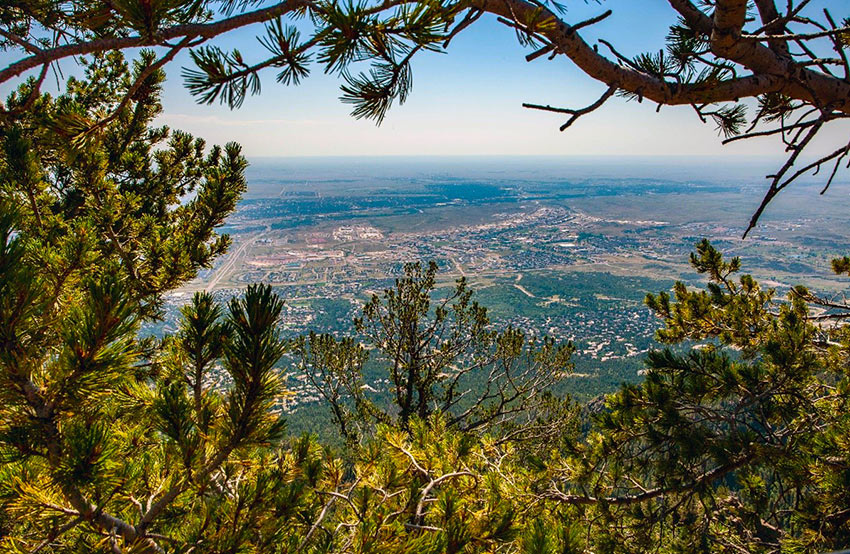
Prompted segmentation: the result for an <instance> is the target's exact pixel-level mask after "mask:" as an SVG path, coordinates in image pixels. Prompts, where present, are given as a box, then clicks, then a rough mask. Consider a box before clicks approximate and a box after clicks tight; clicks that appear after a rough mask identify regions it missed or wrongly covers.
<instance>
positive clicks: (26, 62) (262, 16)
mask: <svg viewBox="0 0 850 554" xmlns="http://www.w3.org/2000/svg"><path fill="white" fill-rule="evenodd" d="M310 4H311V2H310V1H309V0H287V1H285V2H278V3H277V4H274V5H272V6H269V7H267V8H263V9H260V10H255V11H252V12H247V13H243V14H239V15H236V16H233V17H228V18H226V19H222V20H221V21H216V22H213V23H190V24H186V25H175V26H173V27H168V28H166V29H162V30H161V31H160V32H158V33H156V34H155V35H154V36H153V37H145V36H141V35H133V36H129V37H114V38H105V39H96V40H91V41H85V42H76V43H72V44H66V45H63V46H58V47H56V48H50V49H47V50H42V51H40V52H38V53H36V54H34V55H32V56H28V57H26V58H24V59H22V60H19V61H17V62H15V63H13V64H11V65H9V66H8V67H7V68H6V69H4V70H2V71H0V83H3V82H6V81H8V80H9V79H12V78H14V77H17V76H18V75H20V74H21V73H23V72H25V71H27V70H29V69H32V68H34V67H38V66H40V65H43V64H48V63H52V62H55V61H58V60H61V59H63V58H68V57H71V56H82V55H85V54H92V53H94V52H103V51H107V50H124V49H126V48H138V47H143V46H161V45H163V43H164V42H166V41H168V40H172V39H176V38H183V37H187V36H193V37H203V38H205V39H210V38H213V37H215V36H218V35H221V34H223V33H226V32H228V31H232V30H234V29H238V28H240V27H245V26H246V25H252V24H254V23H263V22H265V21H269V20H271V19H274V18H276V17H280V16H281V15H284V14H286V13H289V12H292V11H295V10H298V9H300V8H303V7H305V6H308V5H310Z"/></svg>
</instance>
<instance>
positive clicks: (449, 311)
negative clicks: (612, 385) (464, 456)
mask: <svg viewBox="0 0 850 554" xmlns="http://www.w3.org/2000/svg"><path fill="white" fill-rule="evenodd" d="M437 270H438V267H437V264H436V263H435V262H431V263H430V264H429V265H428V267H427V268H423V267H422V264H420V263H412V264H407V265H406V266H405V267H404V275H403V276H402V277H400V278H398V279H396V282H395V287H394V288H391V289H386V290H384V291H383V293H382V294H381V295H380V296H379V295H377V294H375V295H373V296H372V298H371V299H370V301H369V302H367V303H366V305H365V306H364V307H363V311H362V316H361V317H358V318H356V319H355V320H354V328H355V331H357V335H355V337H352V338H344V339H341V340H337V339H335V338H334V337H333V336H331V335H317V334H315V333H312V334H310V335H309V337H307V338H306V339H304V340H302V341H301V343H300V345H299V348H298V349H299V352H300V353H301V360H302V364H301V367H302V368H303V370H304V371H305V372H306V373H307V376H308V377H309V378H310V380H311V382H312V383H313V385H314V386H315V387H316V389H317V390H318V391H319V393H320V394H321V395H322V397H323V398H324V399H325V401H327V402H328V403H329V404H330V406H331V409H332V413H333V416H334V420H335V421H336V422H337V424H338V425H339V427H340V431H341V433H342V435H343V436H344V437H346V439H347V440H349V441H351V440H355V439H356V438H357V430H356V428H358V427H360V428H361V429H362V428H363V427H364V425H365V426H368V424H369V422H370V421H377V422H380V423H384V424H387V425H391V426H393V427H397V428H400V429H403V430H406V429H408V428H409V426H410V423H411V421H412V420H413V418H418V419H419V420H420V421H427V420H428V419H429V418H430V417H431V416H432V415H433V414H435V413H442V414H444V416H445V417H446V418H447V421H448V424H449V425H450V426H456V427H458V428H459V429H461V430H464V431H477V432H482V431H486V430H489V429H494V428H497V427H501V428H502V430H503V431H504V430H505V429H507V428H508V427H509V426H511V425H512V424H515V423H516V422H517V421H519V420H522V423H523V426H522V427H523V429H522V431H519V432H517V434H516V435H515V437H516V438H517V439H518V438H520V436H522V435H523V432H528V433H529V434H530V433H531V432H532V429H533V432H534V434H535V435H536V437H537V439H539V440H545V437H546V436H547V433H548V436H551V435H557V434H558V433H560V432H561V431H562V430H563V429H562V428H561V427H560V426H559V425H558V422H557V421H553V420H551V419H550V420H548V421H547V420H546V418H545V415H546V413H547V411H555V412H557V413H558V415H559V416H562V415H563V412H561V411H559V408H560V407H561V406H559V405H560V404H561V403H560V402H559V401H558V400H557V399H555V398H554V397H553V396H552V394H551V389H552V387H553V386H554V385H555V384H556V383H558V382H559V381H560V380H561V379H563V378H564V377H566V376H567V375H568V373H569V371H570V370H571V369H572V364H571V363H570V361H569V360H570V356H571V354H572V352H573V346H572V344H571V343H569V342H565V343H558V342H556V341H555V340H554V339H552V338H550V337H541V338H535V337H529V336H527V335H526V333H524V332H523V331H521V330H519V329H516V328H513V327H510V326H508V327H507V328H505V329H503V330H501V331H499V330H495V329H494V326H493V325H492V324H491V322H490V320H489V318H488V316H487V310H486V308H484V307H483V306H480V305H479V304H478V303H477V302H476V301H474V300H473V291H472V290H470V289H469V287H468V285H467V284H466V279H464V278H461V279H459V280H458V281H457V282H456V283H455V284H454V286H450V287H448V288H449V290H448V291H446V292H443V291H439V290H438V284H437ZM361 340H362V341H363V343H362V344H361V343H360V341H361ZM369 359H371V360H372V362H373V364H375V365H377V367H379V368H381V371H382V372H383V373H385V374H386V376H387V380H388V383H389V384H388V387H386V389H385V390H384V391H383V392H384V393H385V394H384V395H383V396H376V395H370V394H369V393H368V391H369V390H370V389H372V390H375V389H374V387H373V386H372V385H371V384H370V383H368V382H367V381H366V378H365V376H364V366H365V365H366V363H367V360H369ZM382 388H383V387H382ZM387 397H389V398H387ZM387 404H388V406H387Z"/></svg>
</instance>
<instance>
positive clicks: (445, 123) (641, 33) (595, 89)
mask: <svg viewBox="0 0 850 554" xmlns="http://www.w3.org/2000/svg"><path fill="white" fill-rule="evenodd" d="M565 3H566V4H567V6H568V11H567V14H566V16H565V19H567V21H571V22H576V21H580V20H583V19H586V18H587V17H590V16H594V15H598V14H600V13H602V12H603V11H604V10H605V9H608V8H610V9H612V10H613V12H614V14H613V15H612V16H611V17H610V18H608V19H607V20H605V21H603V22H602V23H600V24H598V25H595V26H593V27H591V28H590V29H587V30H585V31H584V32H583V34H584V36H585V39H586V40H588V41H589V42H594V41H595V40H596V39H597V38H605V39H608V40H610V41H611V42H613V43H614V44H615V45H616V46H617V48H618V49H619V50H620V51H621V52H623V53H626V54H628V55H634V54H637V53H640V52H645V51H651V50H657V49H659V48H660V47H662V46H663V39H664V36H665V35H666V33H667V30H668V26H669V25H670V24H671V23H672V22H673V21H674V20H675V15H674V12H673V10H672V9H671V8H670V7H669V5H668V3H667V2H666V1H665V0H607V1H604V2H601V3H597V2H594V1H589V2H585V1H584V0H566V2H565ZM811 6H812V7H811V8H810V9H811V11H810V12H809V13H812V14H820V9H821V7H823V6H829V7H831V8H833V9H834V10H835V12H836V15H838V16H841V17H844V16H846V15H848V14H847V12H848V9H847V0H815V1H814V2H812V4H811ZM261 32H262V28H261V27H250V28H245V29H241V30H238V31H234V32H232V33H230V34H228V35H225V36H224V37H220V38H219V39H216V42H215V44H218V45H220V46H222V47H237V48H239V49H240V50H241V51H242V53H243V55H244V56H245V57H246V59H247V60H258V59H259V56H261V55H262V51H261V48H260V47H259V45H258V43H257V41H256V39H255V38H254V37H255V36H256V34H258V33H261ZM528 52H529V51H528V50H525V49H523V48H522V47H521V46H520V45H519V44H518V42H517V40H516V37H515V35H514V32H513V31H512V30H510V29H508V28H507V27H505V26H503V25H502V24H500V23H498V22H496V21H495V19H493V18H489V19H486V18H482V20H480V21H479V23H477V24H476V25H473V26H472V27H471V28H469V29H468V30H466V31H465V32H464V33H462V34H461V35H459V36H458V37H457V38H456V39H455V41H454V42H453V43H452V46H451V47H450V50H449V53H448V54H444V55H440V54H425V55H421V56H418V57H417V59H416V60H415V62H414V85H413V92H412V94H411V96H410V98H409V99H408V102H407V103H406V104H405V105H403V106H394V107H393V109H392V110H391V111H390V113H389V114H388V116H387V118H386V120H385V121H384V124H383V125H382V126H381V127H376V126H375V124H374V123H373V122H371V121H363V120H359V121H358V120H355V119H353V118H351V117H350V116H349V115H348V112H349V110H350V106H348V105H345V104H342V103H341V102H340V101H339V99H338V97H339V81H338V79H336V78H335V77H332V76H327V75H324V74H323V73H322V72H321V70H320V69H319V70H318V71H314V72H313V74H312V75H311V76H310V77H309V78H308V79H307V80H306V81H304V82H303V83H302V84H301V85H299V86H297V87H286V86H283V85H280V84H278V83H276V82H275V80H274V74H275V70H274V69H271V70H267V71H266V72H265V73H263V74H262V77H263V91H262V94H261V95H259V96H254V97H249V98H247V99H246V101H245V103H244V104H243V106H242V108H241V109H239V110H234V111H231V110H229V109H228V108H226V107H224V106H220V105H218V104H216V105H213V106H208V105H198V104H196V102H195V100H194V98H192V97H191V96H190V95H189V93H188V91H186V90H185V88H184V87H183V80H182V78H181V76H180V68H181V67H182V66H186V65H190V62H189V60H188V55H186V54H185V53H184V54H181V55H180V56H178V58H177V59H176V60H175V62H173V63H172V64H170V65H169V67H168V69H167V72H168V77H169V78H168V81H167V84H166V91H165V95H164V106H165V113H164V114H163V116H161V118H160V120H159V122H160V123H164V124H168V125H170V126H172V127H174V128H179V129H183V130H186V131H189V132H192V133H194V134H196V135H198V136H202V137H204V138H205V139H207V140H208V142H211V143H224V142H227V141H231V140H232V141H237V142H239V143H241V144H242V145H243V148H244V150H245V153H246V154H247V155H249V156H252V157H257V156H322V155H371V156H377V155H438V156H439V155H507V154H510V155H555V156H596V155H612V156H625V155H636V156H658V155H673V156H692V155H726V156H729V155H733V156H747V155H764V154H776V153H777V143H775V142H772V141H762V142H750V143H748V144H738V145H735V146H727V147H723V146H721V145H720V140H719V139H718V137H717V134H716V132H715V130H714V128H713V126H712V125H703V124H701V123H700V122H699V120H698V119H697V117H696V115H695V114H694V112H693V111H692V110H691V108H689V107H665V108H663V109H662V110H661V113H660V114H657V113H656V111H655V106H654V105H650V104H648V103H644V104H643V105H639V104H637V103H635V102H630V103H627V102H626V101H624V100H622V99H619V98H617V99H613V100H611V101H610V102H609V103H608V104H606V105H605V106H604V107H603V108H602V109H601V110H599V111H597V112H595V113H594V114H591V115H589V116H587V117H584V118H582V119H581V120H580V121H579V122H578V123H576V124H575V125H574V126H573V127H571V128H570V129H568V130H567V131H566V132H564V133H560V132H559V131H558V127H559V126H560V124H561V123H562V122H563V118H562V117H561V116H558V115H556V114H550V113H544V112H536V111H530V110H527V109H524V108H522V106H521V104H522V102H525V101H527V102H534V103H541V104H552V105H561V106H566V107H580V106H584V105H586V104H589V103H591V102H593V101H594V100H595V99H596V98H597V97H598V95H600V94H601V93H602V92H603V91H604V90H605V88H606V87H605V85H602V84H600V83H597V82H594V81H593V80H591V79H589V78H588V77H586V76H585V75H584V74H582V73H581V71H579V70H578V69H577V68H575V66H573V65H572V64H571V63H570V62H569V60H567V59H566V58H565V57H563V56H560V57H559V58H557V59H556V60H554V61H548V60H547V59H545V57H544V58H540V59H538V60H536V61H535V62H532V63H527V62H526V61H525V57H524V56H525V55H526V54H527V53H528ZM3 58H7V56H3ZM0 61H2V60H0ZM0 92H3V93H5V90H2V91H0ZM846 136H847V128H846V127H844V128H843V129H842V130H840V132H837V131H830V132H827V133H825V136H824V137H823V138H822V139H821V141H822V142H823V144H824V145H825V147H830V148H831V149H834V148H835V146H834V141H835V140H841V139H843V140H844V141H846Z"/></svg>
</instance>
